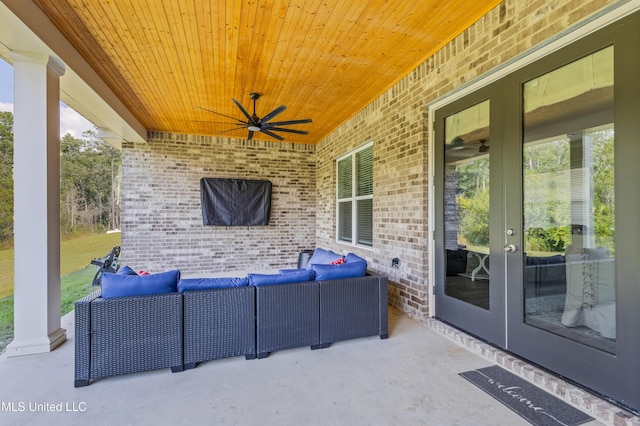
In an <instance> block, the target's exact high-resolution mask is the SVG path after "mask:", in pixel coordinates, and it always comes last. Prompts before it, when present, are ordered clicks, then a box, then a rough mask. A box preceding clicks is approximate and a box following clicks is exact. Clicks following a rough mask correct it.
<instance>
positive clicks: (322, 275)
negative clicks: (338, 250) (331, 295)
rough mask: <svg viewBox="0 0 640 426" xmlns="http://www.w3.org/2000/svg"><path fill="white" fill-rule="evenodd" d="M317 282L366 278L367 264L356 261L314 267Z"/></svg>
mask: <svg viewBox="0 0 640 426" xmlns="http://www.w3.org/2000/svg"><path fill="white" fill-rule="evenodd" d="M312 268H313V271H314V272H315V273H316V281H327V280H338V279H340V278H353V277H364V276H365V275H366V274H367V262H363V261H355V262H347V263H343V264H340V265H313V266H312Z"/></svg>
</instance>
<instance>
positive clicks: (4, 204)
mask: <svg viewBox="0 0 640 426" xmlns="http://www.w3.org/2000/svg"><path fill="white" fill-rule="evenodd" d="M12 238H13V114H12V113H10V112H0V244H4V243H6V242H8V241H10V240H11V239H12Z"/></svg>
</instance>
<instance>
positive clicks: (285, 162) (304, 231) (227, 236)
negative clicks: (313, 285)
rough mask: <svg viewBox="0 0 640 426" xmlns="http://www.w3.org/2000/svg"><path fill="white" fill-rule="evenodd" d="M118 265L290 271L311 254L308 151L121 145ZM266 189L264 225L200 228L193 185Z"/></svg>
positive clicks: (311, 155) (273, 146)
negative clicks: (234, 182) (243, 184)
mask: <svg viewBox="0 0 640 426" xmlns="http://www.w3.org/2000/svg"><path fill="white" fill-rule="evenodd" d="M123 154H124V155H123V167H122V170H123V176H122V182H123V183H122V187H123V188H122V189H123V209H122V211H123V213H122V247H123V253H122V254H123V261H124V262H125V263H126V264H129V265H131V266H133V267H134V268H139V269H148V270H150V271H164V270H166V269H169V268H179V269H180V270H181V271H182V273H183V274H185V275H186V274H188V275H204V276H206V274H207V273H217V272H221V271H234V270H255V271H261V270H269V269H276V268H280V267H294V266H295V265H296V264H297V260H298V254H299V252H300V250H301V249H308V248H313V247H314V242H315V222H316V213H315V206H316V196H315V163H316V155H315V146H313V145H300V144H290V143H289V144H287V143H276V142H264V141H246V140H237V139H228V138H215V137H208V136H194V135H174V134H167V133H151V134H150V139H149V142H148V143H146V144H124V146H123ZM202 177H226V178H237V179H265V180H270V181H271V183H272V184H273V189H272V204H271V220H270V221H269V226H254V227H213V226H206V227H205V226H203V225H202V213H201V208H200V178H202Z"/></svg>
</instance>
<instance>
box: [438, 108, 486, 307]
mask: <svg viewBox="0 0 640 426" xmlns="http://www.w3.org/2000/svg"><path fill="white" fill-rule="evenodd" d="M489 107H490V103H489V101H488V100H487V101H484V102H482V103H479V104H476V105H474V106H472V107H469V108H467V109H464V110H462V111H460V112H457V113H455V114H453V115H450V116H448V117H446V118H445V128H444V133H445V135H444V136H445V146H444V163H445V164H444V251H445V253H444V259H445V262H446V278H445V282H444V293H445V294H446V295H447V296H451V297H454V298H457V299H459V300H462V301H464V302H466V303H470V304H472V305H475V306H477V307H479V308H482V309H487V310H488V309H489V300H490V298H489V278H490V276H489V270H490V269H489V268H490V265H489Z"/></svg>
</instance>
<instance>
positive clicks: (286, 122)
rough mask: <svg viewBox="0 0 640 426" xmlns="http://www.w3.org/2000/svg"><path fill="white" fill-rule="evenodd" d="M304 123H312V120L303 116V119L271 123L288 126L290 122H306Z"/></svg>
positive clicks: (272, 124)
mask: <svg viewBox="0 0 640 426" xmlns="http://www.w3.org/2000/svg"><path fill="white" fill-rule="evenodd" d="M304 123H312V120H311V119H310V118H303V119H301V120H289V121H277V122H274V123H269V124H270V125H271V126H272V127H273V126H288V125H290V124H304Z"/></svg>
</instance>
